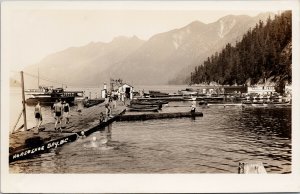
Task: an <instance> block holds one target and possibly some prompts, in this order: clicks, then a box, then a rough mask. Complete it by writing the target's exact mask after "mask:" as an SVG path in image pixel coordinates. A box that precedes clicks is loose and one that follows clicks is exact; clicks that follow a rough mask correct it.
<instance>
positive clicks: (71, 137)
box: [9, 104, 126, 162]
mask: <svg viewBox="0 0 300 194" xmlns="http://www.w3.org/2000/svg"><path fill="white" fill-rule="evenodd" d="M125 110H126V109H125V107H124V106H117V108H116V109H113V110H112V115H113V116H112V117H110V118H109V119H107V120H105V121H103V122H101V123H100V121H99V118H100V113H101V112H102V113H104V112H105V108H104V105H103V104H100V105H97V106H93V107H90V108H86V109H83V110H82V111H81V112H71V114H70V123H69V124H67V125H66V126H64V125H63V129H62V132H59V131H55V130H54V122H55V120H54V118H53V123H47V124H44V125H42V126H41V127H40V132H39V133H38V134H35V133H34V129H30V130H28V131H20V132H17V133H13V134H10V140H9V162H13V161H16V160H20V159H24V158H28V157H32V156H34V155H37V154H40V153H44V152H47V150H49V149H52V148H56V147H59V146H62V145H64V144H66V143H69V142H72V141H75V140H76V139H77V138H78V137H79V136H80V135H81V133H82V131H83V132H84V134H85V135H89V134H91V133H93V132H95V131H97V130H103V129H104V128H105V127H106V126H108V125H109V124H111V123H112V122H114V121H115V120H116V119H117V118H118V116H119V115H121V114H123V113H124V112H125ZM63 123H64V121H63ZM58 126H59V125H58Z"/></svg>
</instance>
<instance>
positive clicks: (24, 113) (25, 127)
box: [21, 71, 27, 131]
mask: <svg viewBox="0 0 300 194" xmlns="http://www.w3.org/2000/svg"><path fill="white" fill-rule="evenodd" d="M21 84H22V104H23V118H24V130H25V131H27V121H26V104H25V91H24V76H23V71H21Z"/></svg>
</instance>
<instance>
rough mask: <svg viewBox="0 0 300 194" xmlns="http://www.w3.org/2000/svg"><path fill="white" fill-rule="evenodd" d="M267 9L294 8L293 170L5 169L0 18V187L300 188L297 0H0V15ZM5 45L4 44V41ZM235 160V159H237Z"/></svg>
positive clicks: (5, 100) (38, 189)
mask: <svg viewBox="0 0 300 194" xmlns="http://www.w3.org/2000/svg"><path fill="white" fill-rule="evenodd" d="M265 7H268V9H269V10H270V11H271V10H277V9H281V10H284V9H290V10H292V14H293V37H292V38H293V40H292V42H293V110H292V129H293V131H292V152H293V157H292V174H288V175H271V174H267V175H237V174H228V175H227V174H163V175H160V174H111V175H110V174H104V175H100V174H80V175H79V174H9V172H8V131H9V130H8V129H9V128H8V126H9V125H8V121H9V116H8V112H9V99H8V97H7V95H6V94H8V93H9V86H8V84H9V65H8V64H4V63H3V62H4V59H5V55H6V53H5V48H4V45H3V40H5V36H6V35H7V34H6V33H9V32H7V31H6V29H5V26H6V25H9V24H7V23H2V21H1V148H2V149H1V192H14V193H24V192H27V193H39V192H51V193H54V192H89V193H94V192H104V193H106V192H109V193H114V192H207V193H210V192H299V191H300V181H299V180H300V168H299V166H300V149H299V144H300V134H299V133H300V131H299V130H298V128H297V126H299V121H300V115H299V111H297V110H296V107H300V103H299V86H300V83H299V82H300V80H299V78H300V75H299V73H300V69H299V62H300V60H299V43H300V40H299V18H300V16H299V1H297V0H290V1H289V0H269V1H164V2H161V1H123V2H120V1H112V2H107V1H105V2H104V1H102V2H99V1H89V2H79V1H60V2H58V1H56V2H49V1H47V2H45V1H19V2H18V1H15V2H13V1H12V2H2V4H1V18H3V17H6V16H7V13H8V12H9V11H11V10H13V9H33V8H34V9H85V10H89V9H93V10H94V9H106V10H123V9H128V10H242V9H248V10H260V9H262V10H265V9H264V8H265ZM7 46H9V45H7ZM237 165H238V164H237Z"/></svg>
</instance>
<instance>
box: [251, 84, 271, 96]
mask: <svg viewBox="0 0 300 194" xmlns="http://www.w3.org/2000/svg"><path fill="white" fill-rule="evenodd" d="M247 92H248V94H259V95H270V94H273V93H274V92H275V85H271V84H270V85H265V84H263V85H254V86H248V88H247Z"/></svg>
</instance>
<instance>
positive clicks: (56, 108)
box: [53, 100, 63, 130]
mask: <svg viewBox="0 0 300 194" xmlns="http://www.w3.org/2000/svg"><path fill="white" fill-rule="evenodd" d="M53 108H54V114H55V125H54V129H55V130H56V126H57V124H58V123H60V128H59V129H60V130H61V125H62V123H61V119H62V108H63V107H62V104H61V100H59V101H58V103H55V104H54V106H53Z"/></svg>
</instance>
